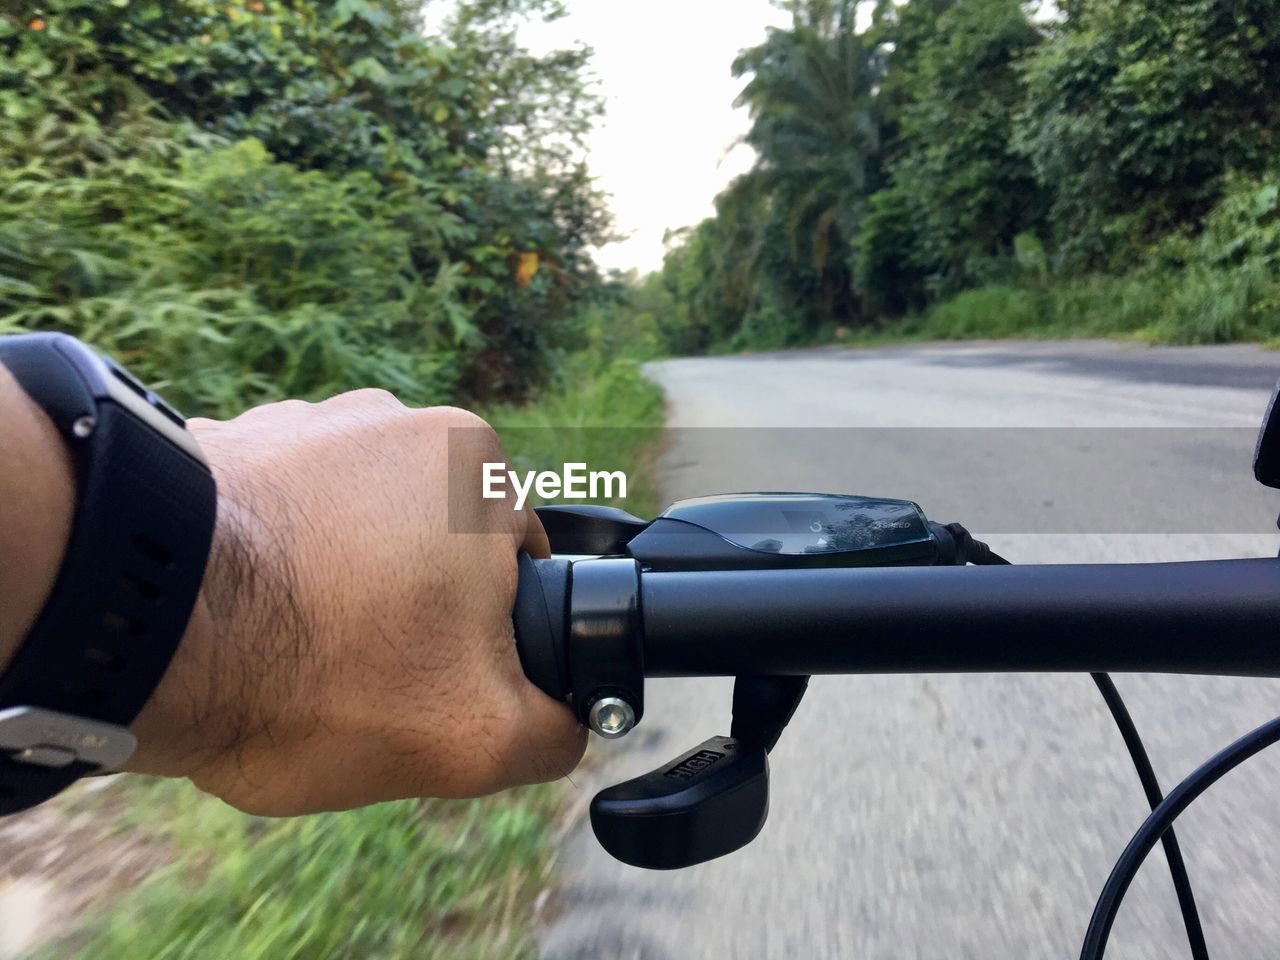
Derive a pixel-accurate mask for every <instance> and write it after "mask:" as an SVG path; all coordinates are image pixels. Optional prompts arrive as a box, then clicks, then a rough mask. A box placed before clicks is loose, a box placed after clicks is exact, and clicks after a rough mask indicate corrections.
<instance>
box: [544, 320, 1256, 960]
mask: <svg viewBox="0 0 1280 960" xmlns="http://www.w3.org/2000/svg"><path fill="white" fill-rule="evenodd" d="M650 372H651V375H652V376H653V377H654V378H655V379H656V380H657V381H658V382H659V383H661V384H662V385H663V387H664V388H665V389H666V392H667V398H668V403H669V423H670V425H671V426H672V427H673V430H672V431H671V440H670V444H669V446H668V448H667V449H666V451H665V453H664V455H663V457H662V459H661V462H660V471H661V477H662V480H663V483H664V492H665V493H666V494H668V495H669V497H671V498H675V497H679V496H687V495H693V494H699V493H709V492H715V491H717V490H725V489H737V490H743V489H787V488H800V489H809V490H834V491H841V492H863V493H875V494H883V495H901V496H909V497H912V498H914V499H918V500H919V501H920V502H921V503H922V505H924V506H925V508H926V511H927V512H928V513H929V514H930V516H932V517H934V518H936V519H941V520H953V519H960V520H963V521H964V522H966V523H967V524H968V525H969V526H970V527H971V529H973V530H974V531H975V533H979V534H980V535H983V534H985V535H987V539H989V540H990V541H991V542H992V544H993V546H995V547H996V548H997V549H999V550H1000V551H1001V552H1003V553H1006V554H1007V555H1009V556H1010V557H1011V558H1012V559H1014V560H1015V561H1022V562H1051V561H1057V562H1063V561H1101V560H1113V561H1139V560H1158V559H1185V558H1199V557H1225V556H1233V555H1234V556H1263V555H1268V554H1273V553H1274V552H1275V548H1276V545H1277V542H1280V538H1277V536H1276V535H1274V534H1273V533H1271V532H1270V531H1271V524H1272V520H1273V518H1274V517H1275V514H1276V510H1277V508H1280V500H1277V499H1276V498H1275V496H1274V495H1273V493H1271V492H1265V491H1262V490H1261V489H1260V488H1256V487H1254V486H1252V485H1251V484H1249V483H1247V482H1245V481H1247V473H1248V455H1249V450H1248V447H1249V442H1250V441H1249V437H1250V435H1251V433H1252V431H1253V430H1255V429H1256V425H1257V423H1258V421H1259V419H1260V417H1261V414H1262V412H1263V410H1264V408H1265V406H1266V401H1267V397H1268V394H1269V391H1270V387H1271V384H1272V383H1273V382H1274V381H1275V379H1276V377H1277V374H1278V373H1280V355H1277V354H1271V353H1266V352H1263V351H1260V350H1257V349H1254V348H1250V347H1224V348H1187V349H1171V348H1155V349H1153V348H1145V347H1141V346H1137V345H1127V344H1112V343H1080V342H1077V343H1066V344H1057V343H1033V344H1018V343H1005V344H963V345H942V346H938V345H925V346H912V347H896V348H886V349H877V350H819V351H802V352H794V353H786V354H772V355H757V356H746V357H723V358H707V359H684V360H673V361H668V362H664V363H660V364H655V365H653V366H652V368H651V371H650ZM972 427H984V428H992V427H1000V428H1005V429H1003V430H995V431H989V432H977V431H972V430H963V429H957V428H972ZM1064 427H1069V428H1074V429H1069V430H1062V428H1064ZM1101 427H1105V428H1108V430H1109V431H1110V432H1106V431H1096V435H1095V434H1091V433H1090V431H1089V428H1101ZM727 428H733V429H727ZM942 428H946V429H942ZM1038 428H1053V429H1056V430H1058V431H1059V432H1058V433H1052V432H1050V430H1048V429H1038ZM1059 438H1061V439H1062V442H1061V443H1059V442H1057V441H1058V440H1059ZM1099 438H1100V439H1099ZM1095 440H1097V441H1098V443H1099V444H1101V446H1102V447H1104V448H1108V449H1107V450H1106V451H1104V452H1105V456H1104V457H1103V458H1102V460H1101V461H1100V460H1099V458H1098V457H1096V456H1093V457H1092V459H1090V457H1089V454H1090V451H1092V452H1093V453H1095V454H1096V452H1097V448H1096V445H1095V442H1094V441H1095ZM1116 440H1119V441H1120V442H1119V443H1118V444H1117V443H1116V442H1115V441H1116ZM939 443H941V444H942V446H943V448H944V449H945V456H941V457H940V456H939V453H938V451H939ZM1108 444H1109V445H1110V446H1109V447H1108ZM1064 449H1066V452H1064ZM1071 451H1075V452H1074V453H1073V452H1071ZM1117 451H1120V453H1117ZM1076 454H1078V456H1077V455H1076ZM1116 463H1119V464H1120V466H1119V467H1116V466H1115V464H1116ZM1108 464H1110V465H1111V466H1110V467H1108ZM1232 478H1234V479H1232ZM873 483H874V489H872V488H871V484H873ZM1233 483H1234V484H1235V485H1234V486H1233V485H1232V484H1233ZM1046 489H1052V493H1051V494H1043V493H1041V491H1043V490H1046ZM1206 489H1208V490H1209V491H1210V492H1209V493H1208V494H1206ZM1109 498H1111V499H1109ZM1116 498H1119V500H1120V501H1121V503H1120V506H1119V507H1117V506H1116V503H1115V502H1113V501H1114V500H1115V499H1116ZM995 501H1001V502H998V503H996V505H995V506H993V502H995ZM1206 501H1208V503H1207V504H1206ZM1215 501H1216V504H1215ZM1144 508H1145V509H1144ZM1135 514H1136V515H1137V519H1135ZM975 517H976V518H978V519H977V520H975V519H974V518H975ZM1170 529H1172V530H1175V531H1176V532H1175V533H1172V534H1168V533H1164V532H1163V531H1166V530H1170ZM993 531H995V532H993ZM1117 642H1123V638H1117ZM1118 683H1119V685H1120V688H1121V691H1122V693H1124V694H1125V695H1126V697H1127V698H1128V700H1129V703H1130V708H1131V710H1132V712H1133V714H1134V717H1135V720H1136V721H1137V723H1138V725H1139V729H1140V730H1141V731H1143V733H1144V734H1145V736H1146V739H1147V743H1148V747H1149V749H1150V751H1151V753H1152V756H1153V760H1154V762H1155V764H1156V767H1157V770H1158V772H1159V773H1160V775H1161V777H1162V779H1163V782H1164V784H1165V786H1166V789H1167V788H1168V787H1169V786H1171V785H1172V783H1173V782H1175V780H1176V779H1177V778H1180V777H1181V776H1182V775H1184V774H1185V773H1186V772H1188V771H1189V770H1190V769H1192V768H1193V767H1194V766H1195V765H1196V764H1198V763H1199V762H1200V761H1201V760H1203V759H1204V758H1205V757H1206V756H1207V755H1208V754H1210V753H1211V752H1213V751H1214V750H1216V749H1217V748H1218V747H1220V746H1222V745H1223V744H1225V743H1227V742H1228V741H1230V740H1231V739H1233V738H1234V737H1235V736H1237V735H1239V734H1240V733H1242V732H1244V731H1245V730H1247V729H1249V728H1251V727H1253V726H1255V725H1256V724H1258V723H1261V722H1263V721H1265V720H1267V719H1270V718H1271V717H1272V716H1273V715H1275V714H1276V713H1280V682H1273V681H1266V680H1261V681H1260V680H1242V679H1221V678H1200V677H1169V676H1146V675H1142V676H1124V677H1120V678H1118ZM729 692H730V686H729V683H728V681H719V680H714V681H707V680H666V681H652V682H651V683H650V687H649V690H648V692H647V707H646V716H645V720H644V722H643V723H642V725H641V726H640V727H639V728H638V729H637V730H636V731H635V732H634V733H633V734H632V735H631V736H630V737H628V738H626V739H623V740H621V741H617V742H615V743H611V744H597V745H595V746H593V758H594V759H593V763H592V765H591V767H590V768H589V769H588V770H586V771H584V772H581V773H579V774H576V775H575V777H574V779H575V781H576V786H577V791H578V795H579V797H580V799H581V801H582V803H583V804H584V805H585V803H586V801H588V800H589V798H590V796H591V795H592V794H593V793H594V791H595V790H596V789H598V788H599V787H600V786H602V785H605V784H608V783H614V782H617V781H618V780H621V779H625V778H627V777H630V776H634V775H636V774H638V773H641V772H644V771H647V770H649V769H651V768H653V767H655V766H657V765H658V764H660V763H662V762H663V761H665V760H668V759H670V758H672V757H674V756H676V755H677V754H679V753H681V752H683V751H684V750H685V749H687V748H688V747H691V746H693V745H694V744H695V743H697V742H699V741H701V740H702V739H704V738H705V737H707V736H710V735H712V734H715V733H727V732H728V715H729ZM771 766H772V771H773V794H772V805H771V812H770V816H769V822H768V824H767V825H766V827H765V829H764V832H763V833H762V834H761V836H760V837H759V838H758V839H757V841H756V842H755V843H754V844H753V845H751V846H750V847H749V848H747V849H746V850H743V851H741V852H739V853H737V854H734V855H732V856H730V857H727V858H725V859H723V860H720V861H716V862H713V863H709V864H704V865H701V866H698V867H695V868H692V869H689V870H686V871H681V872H677V873H647V872H644V871H640V870H636V869H633V868H629V867H625V866H623V865H621V864H619V863H617V862H615V861H613V860H611V859H610V858H609V857H608V856H607V855H606V854H604V853H603V852H602V851H601V850H600V849H599V848H598V847H597V846H596V845H595V842H594V840H593V838H592V837H591V835H590V830H589V829H579V830H578V831H577V832H576V833H575V834H574V835H573V837H572V838H571V839H570V841H569V842H568V845H567V847H566V849H565V852H564V856H563V861H562V876H563V878H564V884H563V888H562V892H561V894H560V895H559V897H558V900H557V903H556V905H555V909H554V911H553V919H552V922H551V923H550V926H549V928H548V930H547V931H546V934H545V936H544V939H543V943H542V954H543V956H544V958H547V960H553V958H554V960H576V958H584V960H585V958H593V960H595V958H607V960H640V958H643V960H703V958H706V960H710V958H717V960H719V958H736V960H757V958H781V957H797V958H836V957H840V958H844V957H848V958H856V960H907V958H922V960H923V958H929V960H933V958H937V960H960V958H973V960H999V958H1012V960H1031V958H1067V957H1073V956H1076V955H1077V954H1078V951H1079V946H1080V941H1081V937H1082V935H1083V932H1084V928H1085V925H1086V923H1087V921H1088V917H1089V913H1090V910H1091V909H1092V906H1093V901H1094V898H1095V897H1096V895H1097V893H1098V891H1099V889H1100V887H1101V885H1102V883H1103V881H1104V880H1105V878H1106V875H1107V872H1108V871H1109V869H1110V866H1111V864H1112V862H1113V860H1114V859H1115V857H1116V855H1117V854H1118V853H1119V852H1120V850H1121V849H1122V848H1123V846H1124V844H1125V842H1126V841H1127V839H1128V837H1129V835H1130V834H1131V832H1132V831H1133V829H1134V828H1135V827H1136V826H1137V825H1138V823H1139V822H1140V821H1141V819H1142V817H1143V815H1144V808H1143V801H1142V796H1141V793H1140V791H1139V786H1138V784H1137V782H1136V778H1135V776H1134V774H1133V771H1132V769H1131V768H1130V766H1129V760H1128V758H1127V756H1126V754H1125V752H1124V749H1123V746H1122V744H1121V742H1120V739H1119V737H1118V735H1117V734H1116V733H1115V731H1114V729H1113V728H1112V727H1111V724H1110V719H1109V717H1108V715H1107V713H1106V710H1105V708H1104V706H1103V705H1102V703H1101V702H1100V699H1099V697H1098V696H1097V694H1096V692H1095V690H1094V688H1093V686H1092V684H1091V683H1090V681H1089V679H1088V678H1087V677H1083V676H1074V675H1066V676H1049V675H1014V676H1009V675H1006V676H993V675H974V676H951V675H946V676H942V675H931V676H914V677H912V676H873V677H839V678H830V677H828V678H817V679H815V680H814V682H813V683H812V684H811V686H810V689H809V693H808V696H807V698H806V700H805V702H804V703H803V704H802V705H801V707H800V710H799V711H798V713H797V715H796V718H795V720H794V721H793V722H792V724H791V726H790V728H789V729H788V730H787V732H786V734H785V735H784V737H783V739H782V741H781V743H780V744H779V746H778V747H777V749H776V750H775V751H774V753H773V755H772V758H771ZM1277 796H1280V755H1276V754H1272V755H1264V756H1262V757H1260V758H1256V759H1255V760H1254V761H1251V762H1250V764H1249V765H1248V766H1247V767H1244V768H1241V769H1239V770H1238V771H1236V772H1235V773H1234V774H1232V775H1231V777H1229V778H1228V779H1227V780H1225V781H1223V782H1222V783H1220V784H1219V785H1218V786H1217V787H1216V788H1215V789H1214V791H1213V792H1212V793H1210V794H1209V795H1208V796H1206V797H1205V798H1204V799H1203V800H1202V801H1201V802H1200V803H1199V804H1198V805H1197V806H1196V807H1194V808H1193V809H1192V810H1191V811H1190V812H1189V813H1188V814H1186V815H1185V816H1184V817H1183V818H1182V819H1181V820H1179V822H1178V831H1179V834H1180V836H1181V839H1182V844H1183V850H1184V853H1185V855H1186V858H1187V861H1188V865H1189V869H1190V872H1191V875H1192V880H1193V883H1194V884H1195V889H1196V893H1197V895H1198V898H1199V903H1200V907H1201V913H1202V916H1203V919H1204V923H1205V927H1206V933H1207V937H1208V941H1209V945H1210V948H1211V950H1212V951H1213V952H1214V955H1215V956H1218V957H1230V958H1232V960H1263V958H1273V957H1275V956H1276V955H1277V954H1278V953H1280V804H1277V803H1276V797H1277ZM1181 937H1182V933H1181V926H1180V921H1179V918H1178V914H1177V912H1176V905H1175V901H1174V897H1173V894H1172V891H1171V889H1170V885H1169V880H1168V876H1167V873H1166V871H1165V865H1164V861H1163V858H1162V857H1161V856H1160V855H1159V854H1158V853H1157V854H1156V855H1153V856H1152V858H1151V859H1150V861H1149V862H1148V864H1147V866H1146V867H1145V868H1144V870H1143V872H1142V875H1141V876H1140V878H1139V880H1138V882H1137V883H1136V884H1135V886H1134V888H1133V889H1132V891H1131V893H1130V895H1129V898H1128V900H1127V901H1126V903H1125V907H1124V910H1123V912H1122V914H1121V916H1120V919H1119V922H1118V923H1117V925H1116V928H1115V931H1114V934H1113V937H1112V941H1111V949H1110V950H1109V952H1108V957H1114V958H1117V960H1120V958H1134V960H1138V958H1151V960H1155V958H1160V960H1167V958H1174V957H1180V956H1186V955H1187V954H1186V947H1185V943H1184V941H1183V940H1182V939H1181Z"/></svg>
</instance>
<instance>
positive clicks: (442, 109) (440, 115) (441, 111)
mask: <svg viewBox="0 0 1280 960" xmlns="http://www.w3.org/2000/svg"><path fill="white" fill-rule="evenodd" d="M431 116H432V117H433V118H434V119H435V121H436V123H444V122H445V121H446V120H448V119H449V108H448V107H446V106H445V105H444V104H443V103H442V104H440V106H438V107H436V112H435V113H433V114H432V115H431Z"/></svg>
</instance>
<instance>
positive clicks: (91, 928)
mask: <svg viewBox="0 0 1280 960" xmlns="http://www.w3.org/2000/svg"><path fill="white" fill-rule="evenodd" d="M486 417H487V418H488V419H489V420H490V421H491V422H492V423H494V424H495V426H497V427H498V430H499V434H500V435H501V436H502V437H503V439H504V445H505V446H507V448H508V453H509V455H510V456H511V457H512V460H513V461H517V462H529V463H531V464H535V465H540V466H545V465H547V464H551V463H556V464H557V465H558V463H559V462H560V460H561V459H563V458H564V457H566V456H567V454H566V453H565V449H564V448H565V445H566V444H567V445H569V446H573V447H574V450H573V455H574V456H576V457H577V458H579V459H583V458H586V459H587V462H589V463H592V464H595V463H597V462H598V463H602V464H606V465H607V466H608V468H609V469H623V470H625V471H626V472H627V473H628V476H629V477H634V478H635V480H634V486H633V487H632V489H631V490H629V491H628V493H629V494H631V495H630V496H628V498H627V502H626V504H625V505H626V506H627V507H629V508H630V509H632V510H637V511H640V512H647V511H650V510H652V508H653V506H654V504H653V502H652V491H653V489H654V487H653V479H652V477H651V476H650V475H649V468H650V459H649V451H648V446H649V445H651V444H653V443H655V442H656V440H657V438H658V436H659V435H660V431H661V426H662V418H663V406H662V396H661V392H660V391H659V389H658V388H657V387H656V386H654V385H653V384H651V383H649V382H648V381H647V380H645V379H644V378H643V376H642V375H641V374H640V372H639V370H638V369H637V367H636V365H635V364H633V363H630V362H627V361H621V360H617V361H611V362H599V361H592V360H590V359H589V358H577V359H575V360H574V361H572V362H571V363H570V364H569V365H568V367H567V368H566V372H565V376H564V377H563V378H562V381H561V385H560V387H559V388H557V389H553V390H549V391H547V392H546V393H545V394H544V395H542V396H541V397H540V398H539V399H537V400H536V401H535V402H534V403H533V404H531V405H529V406H527V407H522V408H499V409H494V410H490V411H487V412H486ZM606 427H613V428H615V429H605V428H606ZM569 428H575V429H569ZM577 428H582V429H577ZM587 428H590V429H587ZM622 428H625V429H622ZM579 436H582V437H586V438H588V439H587V440H586V441H585V443H583V442H576V443H575V438H578V437H579ZM351 775H352V776H359V775H360V771H358V770H353V771H351ZM117 791H120V792H122V793H123V795H124V796H125V797H126V798H127V803H126V804H124V810H125V812H124V813H122V814H119V815H117V817H116V819H115V821H114V822H113V823H112V825H111V827H110V830H112V831H114V832H116V833H125V834H127V835H128V836H129V837H130V838H131V839H132V840H134V841H138V840H139V839H142V840H143V841H144V842H146V843H151V844H155V845H156V846H157V847H160V848H162V849H164V850H165V851H167V859H168V862H167V865H165V866H163V867H161V868H160V869H158V870H157V871H155V872H153V873H152V874H150V875H149V876H148V877H146V878H145V879H144V880H143V881H142V882H140V883H139V884H137V885H136V886H135V887H134V888H133V889H131V890H129V891H128V892H127V893H125V894H123V895H122V896H120V897H118V898H115V899H112V900H110V901H109V902H105V903H102V904H100V905H99V906H98V907H97V908H96V910H95V911H94V912H92V913H90V914H88V915H87V916H86V917H85V918H84V919H83V921H82V922H81V924H80V926H79V929H77V930H76V931H74V932H73V933H72V934H71V935H70V936H69V937H67V938H65V939H63V940H60V941H58V942H56V943H53V944H50V945H48V946H47V947H45V948H44V949H43V950H42V951H41V952H39V953H38V954H37V955H36V958H35V960H54V958H63V957H68V956H77V957H81V956H83V957H92V958H93V960H137V958H147V960H230V958H236V960H330V958H333V960H337V958H343V960H346V958H350V960H425V958H430V960H507V958H512V960H514V958H527V957H533V956H535V955H536V949H535V944H534V940H533V936H532V934H533V928H534V924H535V922H536V915H535V906H536V903H537V901H538V898H539V895H540V893H542V892H543V891H544V890H547V889H548V888H549V887H550V886H551V885H552V884H553V883H554V875H553V874H554V871H553V868H554V865H555V860H556V852H555V840H556V838H557V836H558V835H559V833H560V831H561V829H562V827H563V824H562V822H561V821H562V818H563V816H564V810H565V806H566V799H567V788H566V787H565V785H564V784H551V785H545V786H540V787H529V788H522V789H519V790H513V791H509V792H507V793H503V794H499V795H497V796H493V797H488V798H485V799H482V800H478V801H443V800H424V801H402V802H398V803H386V804H380V805H377V806H374V807H368V808H365V809H363V810H356V811H351V812H348V813H337V814H322V815H317V816H311V817H302V818H296V819H290V820H272V819H265V818H259V817H251V816H247V815H245V814H241V813H238V812H237V811H235V810H233V809H232V808H230V807H228V806H227V805H225V804H223V803H222V802H221V801H219V800H216V799H214V798H212V797H209V796H206V795H204V794H201V793H200V792H199V791H197V790H196V789H195V788H194V787H192V786H191V785H190V784H189V783H187V782H185V781H183V782H175V781H160V780H144V779H141V778H136V779H135V778H122V779H121V780H120V781H118V782H117V783H115V784H112V785H111V787H109V788H108V790H107V791H99V792H98V793H97V795H89V794H73V795H72V796H71V797H70V798H69V802H70V803H72V804H94V805H104V802H105V801H104V798H103V797H102V796H101V794H103V793H111V794H114V795H115V796H114V797H113V798H112V799H113V801H114V803H113V806H116V805H118V802H119V799H120V794H119V793H117Z"/></svg>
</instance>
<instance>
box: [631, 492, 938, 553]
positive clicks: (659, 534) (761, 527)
mask: <svg viewBox="0 0 1280 960" xmlns="http://www.w3.org/2000/svg"><path fill="white" fill-rule="evenodd" d="M627 552H628V553H630V554H631V556H632V557H634V558H635V559H637V560H639V561H641V562H642V563H644V564H646V565H648V566H649V567H651V568H653V569H682V568H689V567H693V566H696V567H697V568H699V569H708V568H716V567H718V568H721V569H728V568H747V567H794V566H871V565H876V566H882V565H886V564H890V565H891V564H921V563H924V564H928V563H933V562H934V559H935V556H936V545H935V540H934V536H933V534H932V532H931V531H930V528H929V523H928V521H927V520H926V519H925V516H924V513H923V512H922V511H921V510H920V507H919V506H917V505H916V504H914V503H912V502H911V501H910V500H892V499H886V498H882V497H857V496H842V495H836V494H826V493H734V494H723V495H720V496H714V497H696V498H693V499H689V500H680V501H677V502H676V503H673V504H672V505H671V506H670V507H668V508H667V509H666V511H664V512H663V513H662V515H661V516H659V517H658V518H657V519H656V520H654V521H653V523H651V524H650V525H649V526H648V527H647V528H646V529H645V530H644V531H643V532H642V533H640V534H639V535H638V536H637V537H635V538H634V539H633V540H631V542H630V543H629V544H628V547H627Z"/></svg>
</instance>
